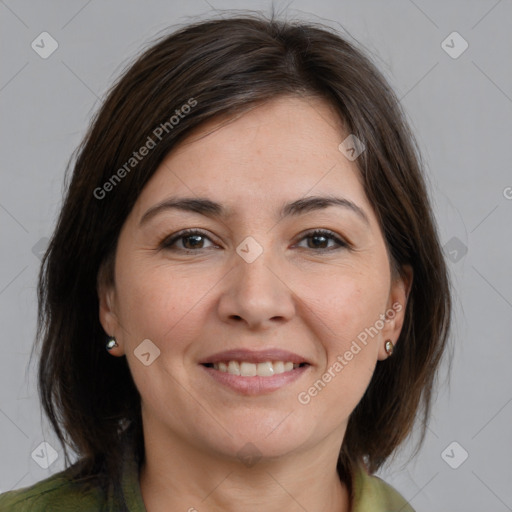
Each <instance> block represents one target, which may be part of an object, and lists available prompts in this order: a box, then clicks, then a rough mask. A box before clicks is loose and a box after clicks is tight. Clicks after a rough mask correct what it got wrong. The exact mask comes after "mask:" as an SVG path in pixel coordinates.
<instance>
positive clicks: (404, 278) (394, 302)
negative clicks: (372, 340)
mask: <svg viewBox="0 0 512 512" xmlns="http://www.w3.org/2000/svg"><path fill="white" fill-rule="evenodd" d="M413 277H414V276H413V270H412V267H411V266H410V265H404V266H403V267H402V270H401V272H400V273H397V275H395V276H393V277H392V280H391V287H390V292H389V298H388V303H387V308H386V311H385V312H384V315H385V320H384V328H383V329H382V331H381V339H380V342H379V343H380V345H379V360H380V361H383V360H384V359H387V358H388V357H389V355H388V354H387V353H386V350H385V348H384V345H385V342H386V341H387V340H391V341H392V342H393V345H396V343H397V340H398V338H399V336H400V332H401V331H402V327H403V325H404V319H405V311H406V306H407V299H408V298H409V293H410V291H411V287H412V281H413Z"/></svg>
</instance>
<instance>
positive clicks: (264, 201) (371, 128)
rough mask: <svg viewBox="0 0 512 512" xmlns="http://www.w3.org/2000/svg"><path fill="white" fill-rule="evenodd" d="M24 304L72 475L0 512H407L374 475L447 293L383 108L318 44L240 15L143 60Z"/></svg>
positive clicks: (401, 417) (83, 166)
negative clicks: (33, 305) (32, 302)
mask: <svg viewBox="0 0 512 512" xmlns="http://www.w3.org/2000/svg"><path fill="white" fill-rule="evenodd" d="M39 300H40V310H39V311H40V316H39V333H40V343H41V359H40V366H39V389H40V394H41V398H42V403H43V406H44V408H45V411H46V413H47V414H48V416H49V418H50V420H51V422H52V424H53V427H54V428H55V431H56V433H57V435H58V436H59V438H60V440H61V442H62V443H63V446H64V449H65V450H66V447H67V448H68V449H69V448H70V449H72V450H73V452H75V454H76V455H77V462H75V463H74V464H73V465H71V466H70V467H68V468H67V469H66V470H65V471H63V472H61V473H59V474H57V475H54V476H52V477H50V478H48V479H46V480H44V481H42V482H39V483H37V484H35V485H33V486H32V487H29V488H25V489H20V490H16V491H11V492H8V493H5V494H4V495H2V496H0V509H1V510H6V511H8V510H16V511H21V510H23V511H24V510H27V511H28V510H30V511H37V510H77V511H86V510H87V511H89V510H110V511H121V510H130V511H134V512H135V511H137V512H139V511H144V510H147V511H148V512H159V511H169V510H189V511H194V510H197V511H200V512H202V511H213V510H227V511H230V510H249V511H260V510H265V511H267V512H268V511H273V510H287V511H295V510H297V511H298V510H307V511H310V512H313V511H337V512H341V511H352V512H362V511H365V512H370V511H389V510H402V511H410V510H412V508H411V507H410V505H409V504H408V503H407V502H406V501H405V499H404V498H402V497H401V496H400V494H399V493H398V492H397V491H396V490H394V489H393V488H392V487H390V486H389V485H387V484H386V483H384V482H383V481H382V480H380V479H379V478H377V477H375V476H372V474H373V473H374V472H375V471H376V470H377V469H378V468H379V467H381V465H382V464H383V463H384V461H385V460H386V459H387V458H388V457H389V456H390V455H391V454H392V453H393V452H394V450H395V449H396V448H397V447H398V446H399V445H400V444H401V443H402V442H403V440H404V439H405V438H406V437H407V435H408V434H409V433H410V432H411V429H412V427H413V425H414V421H415V418H417V416H420V419H421V420H422V424H423V429H424V428H425V424H426V420H427V419H428V415H429V410H430V405H431V390H432V384H433V381H434V377H435V375H436V371H437V368H438V365H439V362H440V359H441V356H442V354H443V351H444V348H445V344H446V340H447V337H448V333H449V325H450V307H451V302H450V289H449V281H448V278H447V270H446V267H445V263H444V260H443V255H442V251H441V248H440V244H439V240H438V235H437V232H436V227H435V223H434V220H433V215H432V211H431V207H430V204H429V200H428V195H427V191H426V187H425V183H424V179H423V177H422V173H421V166H420V163H419V161H418V157H417V152H416V150H415V145H414V142H413V138H412V135H411V134H410V132H409V130H408V127H407V125H406V122H405V121H404V118H403V114H402V113H401V110H400V107H399V105H398V102H397V100H396V97H395V96H394V94H393V92H392V91H391V90H390V88H389V86H388V85H387V84H386V82H385V80H384V79H383V77H382V76H381V75H380V73H379V72H378V71H377V70H376V69H375V67H374V66H373V65H372V64H371V63H370V61H369V60H368V58H367V57H365V56H364V55H363V54H362V53H361V52H360V51H359V50H357V49H356V48H355V47H354V46H353V45H352V44H349V43H348V42H347V41H345V40H343V39H342V38H341V37H340V36H339V35H337V34H335V33H333V32H331V31H330V30H328V29H325V28H322V27H317V26H314V25H311V24H303V23H296V24H294V23H283V22H280V21H276V20H265V19H262V18H258V17H253V16H247V17H237V18H231V19H223V20H210V21H206V22H200V23H197V24H195V25H191V26H188V27H185V28H183V29H181V30H180V31H178V32H176V33H174V34H171V35H170V36H167V37H165V38H163V39H161V40H160V41H158V42H157V43H156V44H154V45H153V46H152V47H151V48H149V49H148V50H147V51H146V52H145V53H144V54H143V55H142V56H141V57H139V58H138V60H137V61H136V62H135V63H134V64H133V65H132V66H131V67H130V68H129V69H128V70H127V71H126V72H125V74H124V75H123V76H122V77H121V79H120V80H119V81H118V82H117V84H116V85H115V86H114V88H113V89H112V91H111V92H110V94H109V95H108V98H107V99H106V101H105V103H104V105H103V107H102V108H101V110H100V111H99V113H98V114H97V116H96V117H95V119H94V121H93V123H92V126H91V128H90V130H89V132H88V134H87V136H86V138H85V140H84V142H83V144H82V146H81V148H80V150H79V153H78V156H77V158H76V162H75V164H74V170H73V176H72V179H71V182H70V185H69V188H68V191H67V195H66V198H65V202H64V205H63V208H62V211H61V214H60V217H59V220H58V224H57V227H56V230H55V232H54V235H53V237H52V239H51V243H50V246H49V248H48V251H47V253H46V255H45V258H44V261H43V266H42V271H41V276H40V283H39ZM105 348H106V349H107V350H105ZM423 433H424V430H423ZM66 460H67V462H68V464H70V459H69V457H68V455H67V454H66Z"/></svg>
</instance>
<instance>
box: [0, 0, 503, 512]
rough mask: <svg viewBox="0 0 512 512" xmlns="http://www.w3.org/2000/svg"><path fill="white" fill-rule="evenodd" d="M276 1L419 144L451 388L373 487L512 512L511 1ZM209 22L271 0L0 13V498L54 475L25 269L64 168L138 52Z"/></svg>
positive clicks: (51, 216) (34, 262)
mask: <svg viewBox="0 0 512 512" xmlns="http://www.w3.org/2000/svg"><path fill="white" fill-rule="evenodd" d="M274 4H275V6H276V7H277V10H280V9H284V10H286V11H287V15H288V17H295V18H297V17H299V18H305V19H309V20H316V21H319V22H323V23H326V24H328V25H330V26H332V27H334V28H337V29H338V30H340V31H341V32H342V33H344V34H345V35H347V32H348V33H349V34H350V35H351V36H353V37H354V38H355V39H356V40H358V41H359V42H360V43H361V44H362V45H364V47H366V48H367V49H368V50H369V51H370V52H371V53H372V54H373V58H374V60H375V62H376V63H377V65H378V66H379V68H380V69H381V70H382V71H383V73H384V74H385V75H386V77H387V78H388V80H389V81H390V83H391V85H392V86H393V87H394V88H395V90H396V91H397V93H398V96H399V97H400V98H401V102H402V104H403V106H404V107H405V109H406V111H407V114H408V117H409V119H410V122H411V124H412V126H413V129H414V131H415V133H416V136H417V138H418V141H419V144H420V146H421V150H422V152H423V155H424V157H425V161H426V164H427V174H428V179H429V182H430V186H431V190H432V196H433V199H434V204H435V212H436V217H437V219H438V223H439V229H440V234H441V240H442V243H443V245H446V254H447V257H448V258H449V266H450V271H451V275H452V278H453V283H454V287H455V290H454V292H455V294H454V300H455V311H454V329H453V332H452V337H451V342H452V345H453V347H454V359H453V366H452V372H451V380H450V383H448V381H447V379H446V374H447V372H446V371H445V372H444V373H443V374H442V379H441V382H440V386H439V393H438V396H437V399H436V401H435V403H434V408H433V417H432V420H431V423H430V425H429V430H428V434H427V438H426V441H425V444H424V446H423V448H422V450H421V451H420V452H419V454H418V455H417V457H416V458H415V459H413V461H412V462H408V458H409V456H410V455H411V450H410V446H411V445H410V444H409V445H406V446H405V447H404V448H403V450H401V451H400V453H399V454H398V456H397V457H396V459H395V460H394V461H391V462H390V463H389V464H388V465H387V466H386V468H384V470H382V471H381V472H380V474H381V475H382V476H383V477H384V478H385V479H386V480H387V481H388V482H390V483H392V484H393V485H395V486H396V487H397V488H398V489H399V490H400V492H401V493H402V494H403V495H404V496H405V497H406V498H407V499H408V500H410V502H411V504H412V505H413V507H415V508H416V510H417V511H418V512H427V511H433V510H436V511H437V512H448V511H449V512H456V511H465V512H471V511H475V512H476V511H482V510H485V511H486V512H493V511H496V512H500V511H506V510H512V486H511V485H510V484H511V483H512V469H511V467H510V466H511V461H512V439H511V424H512V377H511V372H510V361H511V356H512V343H511V334H510V333H511V331H512V314H511V313H512V272H511V271H510V268H511V266H510V265H511V261H512V258H511V256H512V239H511V236H510V235H511V225H512V173H511V164H510V145H511V142H510V137H511V135H512V126H511V124H512V122H511V120H512V116H511V113H512V71H511V65H510V62H511V55H512V51H511V50H512V35H511V34H512V30H511V23H510V22H511V21H512V3H511V1H510V0H501V1H496V0H479V1H450V2H444V1H435V2H434V1H430V2H428V1H426V0H414V1H412V0H394V1H390V2H378V1H370V0H365V1H335V0H331V1H328V0H315V1H314V2H311V1H299V0H296V1H288V2H286V3H285V2H280V1H276V2H275V3H274ZM213 8H215V9H247V8H250V9H255V10H263V11H264V12H266V13H268V12H269V11H270V2H267V1H253V2H249V1H241V0H240V1H234V0H232V1H221V0H210V1H209V2H206V1H203V0H193V1H188V2H187V3H186V5H185V2H175V1H172V2H169V1H167V2H166V1H163V0H160V1H151V2H145V1H142V0H140V1H135V0H130V1H121V0H112V1H108V2H107V1H103V2H102V1H100V0H92V1H78V0H76V1H69V0H68V1H63V0H62V1H46V2H29V1H21V0H18V1H15V0H5V1H0V26H1V28H0V38H1V42H2V46H1V48H2V59H1V61H0V62H1V66H0V69H1V76H0V109H1V114H0V115H1V119H2V123H1V139H0V143H1V188H0V226H1V230H0V233H1V244H2V245H1V264H0V319H1V326H2V342H1V346H0V356H1V357H0V492H3V491H7V490H9V489H12V488H17V487H21V486H27V485H30V484H32V483H34V482H36V481H38V480H40V479H42V478H45V477H47V476H49V475H51V474H53V473H55V472H57V471H60V470H61V469H62V467H63V466H62V463H63V456H62V451H61V448H60V446H59V445H58V444H57V442H56V441H55V438H54V436H53V435H52V433H51V431H50V429H49V427H48V424H47V422H46V420H45V419H44V418H42V416H41V412H40V408H39V405H38V399H37V395H36V388H35V373H34V366H31V367H28V366H27V365H28V363H29V355H30V350H31V347H32V342H33V339H34V335H35V321H36V295H35V286H36V276H37V272H38V266H39V263H40V260H39V257H40V252H41V250H42V249H44V247H45V238H46V237H48V236H49V235H50V233H51V231H52V229H53V226H54V222H55V219H56V215H57V212H58V209H59V205H60V202H61V197H62V196H61V194H62V183H63V176H64V170H65V166H66V164H67V161H68V159H69V157H70V155H71V153H72V151H73V150H74V149H75V147H76V146H77V145H78V143H79V142H80V140H81V138H82V136H83V135H84V132H85V129H86V127H87V124H88V121H89V119H90V116H91V114H92V113H93V112H94V111H95V110H97V108H98V107H99V105H100V99H101V98H102V96H103V94H104V93H105V92H106V90H107V89H108V87H109V86H110V85H111V84H112V81H113V79H114V78H115V77H116V76H117V75H118V73H119V72H120V70H121V69H122V66H124V65H125V64H126V63H127V62H128V61H129V59H130V58H132V57H133V56H135V55H136V54H137V52H138V51H139V50H140V49H141V47H142V45H143V44H144V43H146V42H147V41H148V40H150V39H152V38H153V37H154V36H155V35H156V34H157V32H159V31H161V30H163V29H165V28H166V27H168V26H170V25H175V24H183V23H187V22H189V21H195V20H197V19H198V16H199V17H201V18H202V17H207V16H209V15H211V14H212V13H213V10H212V9H213ZM43 31H47V32H49V33H50V34H51V35H52V37H53V38H55V40H56V41H57V42H58V44H59V47H58V49H57V50H56V51H55V53H53V54H52V55H51V56H50V57H48V58H47V59H43V58H41V57H40V56H39V55H38V54H37V53H36V52H35V51H34V50H33V49H32V48H31V43H32V41H33V40H35V39H36V38H37V36H38V35H39V34H40V33H41V32H43ZM453 31H457V32H458V33H459V34H460V35H461V36H462V37H463V38H464V39H465V40H466V41H467V42H468V44H469V47H468V49H467V50H466V51H465V52H464V53H462V54H461V55H460V56H459V57H458V58H452V57H451V56H450V55H448V53H446V51H445V50H444V49H443V47H442V45H441V43H442V41H443V40H445V39H446V38H447V36H448V35H449V34H451V33H452V32H453ZM452 39H453V38H452ZM447 43H448V44H449V45H450V46H453V48H452V50H451V51H452V52H453V51H457V50H459V49H460V48H462V47H461V41H460V40H457V39H454V40H453V43H452V42H451V40H450V39H448V41H447ZM465 248H467V253H465V250H466V249H465ZM404 392H406V390H404ZM44 440H46V441H47V442H48V443H50V445H52V446H53V447H54V448H55V449H56V450H57V455H58V458H57V460H56V461H55V462H54V463H53V464H52V465H51V466H50V467H49V468H47V469H44V468H41V467H40V465H39V464H38V463H37V462H38V460H39V461H40V460H42V459H43V458H42V454H43V453H46V454H48V455H50V452H48V451H46V452H45V451H44V448H41V447H40V444H41V443H42V442H43V441H44ZM454 441H455V442H457V443H458V444H457V445H452V446H450V444H451V443H452V442H454ZM447 448H448V449H447ZM446 449H447V450H446ZM47 450H49V448H48V449H47ZM465 452H467V453H468V454H469V456H468V458H467V460H465V461H464V462H463V463H462V464H461V462H462V460H463V456H464V453H465ZM32 453H34V456H33V457H32V456H31V454H32ZM37 454H39V457H40V458H39V459H38V457H37ZM443 454H444V455H443ZM448 462H449V463H450V464H451V465H453V466H457V465H459V464H460V465H459V467H458V468H457V469H453V468H452V467H450V465H449V464H448Z"/></svg>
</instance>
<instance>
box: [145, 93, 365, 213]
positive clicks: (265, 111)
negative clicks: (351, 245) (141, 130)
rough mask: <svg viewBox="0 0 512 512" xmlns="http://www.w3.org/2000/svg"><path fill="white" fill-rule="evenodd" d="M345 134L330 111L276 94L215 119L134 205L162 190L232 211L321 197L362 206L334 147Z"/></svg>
mask: <svg viewBox="0 0 512 512" xmlns="http://www.w3.org/2000/svg"><path fill="white" fill-rule="evenodd" d="M346 135H347V133H346V132H345V131H344V128H343V125H342V122H341V120H340V118H339V116H338V115H337V114H336V112H335V111H334V109H333V108H332V107H331V106H330V105H329V104H328V103H326V102H325V101H323V100H320V99H317V98H304V99H303V98H298V97H283V98H278V99H275V100H273V101H271V102H268V103H264V104H261V105H258V106H257V107H255V108H253V109H251V110H249V111H247V112H244V113H243V114H241V115H237V116H235V117H231V118H228V117H223V118H215V119H213V120H211V121H208V122H206V123H203V124H202V125H200V126H199V127H198V128H196V130H194V132H193V133H192V134H191V135H189V136H188V137H187V138H186V139H185V140H184V141H182V142H181V143H180V144H179V145H178V146H177V147H176V148H175V149H174V150H173V151H171V153H170V154H169V155H168V156H167V157H166V158H165V160H164V161H163V162H162V164H161V165H160V167H159V168H158V169H157V171H156V172H155V174H154V175H153V176H152V178H151V180H150V181H149V182H148V184H147V185H146V187H145V189H144V190H143V192H142V194H141V196H140V197H139V200H138V201H137V203H138V204H137V205H136V206H137V210H138V211H139V213H140V212H141V211H142V210H144V209H145V208H148V207H150V206H151V205H153V204H155V203H157V202H160V201H162V200H164V199H165V198H166V197H168V196H170V195H172V196H176V195H186V196H187V197H190V196H194V195H196V196H203V197H210V198H211V199H212V200H214V201H217V202H221V203H223V204H225V205H226V209H227V210H228V211H231V212H232V213H237V212H238V211H240V210H244V209H253V211H256V210H257V209H260V208H265V209H267V208H270V207H275V208H276V209H277V208H278V207H280V206H281V205H282V204H283V203H285V202H289V201H290V200H295V199H299V198H301V197H304V196H307V195H325V194H331V195H339V194H343V196H345V197H348V198H350V199H351V200H353V201H357V202H358V203H359V204H361V205H362V206H363V205H366V206H367V207H369V205H368V203H367V201H366V196H365V193H364V189H363V186H362V183H361V177H360V173H359V171H358V168H357V165H356V163H355V162H352V161H349V160H348V159H347V158H345V156H344V155H343V154H342V153H341V152H340V151H339V149H338V146H339V144H340V143H341V142H342V141H343V140H344V138H345V137H346ZM271 205H273V206H271Z"/></svg>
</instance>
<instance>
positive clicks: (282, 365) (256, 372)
mask: <svg viewBox="0 0 512 512" xmlns="http://www.w3.org/2000/svg"><path fill="white" fill-rule="evenodd" d="M203 366H205V367H206V368H213V369H214V370H217V371H219V372H222V373H228V374H230V375H238V376H240V377H272V376H274V375H281V374H282V373H285V372H290V371H292V370H295V369H297V368H303V367H305V366H309V364H308V363H306V362H304V363H293V362H292V361H263V362H261V363H251V362H250V361H233V360H231V361H227V360H226V361H220V362H218V363H204V364H203Z"/></svg>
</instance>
